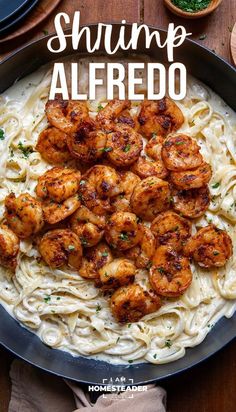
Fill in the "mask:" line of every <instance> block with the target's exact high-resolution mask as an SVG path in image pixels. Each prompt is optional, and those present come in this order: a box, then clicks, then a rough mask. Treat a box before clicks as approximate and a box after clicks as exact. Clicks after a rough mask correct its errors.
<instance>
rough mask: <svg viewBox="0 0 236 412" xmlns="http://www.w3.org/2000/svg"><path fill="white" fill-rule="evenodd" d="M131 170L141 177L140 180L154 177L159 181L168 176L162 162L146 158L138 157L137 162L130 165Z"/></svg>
mask: <svg viewBox="0 0 236 412" xmlns="http://www.w3.org/2000/svg"><path fill="white" fill-rule="evenodd" d="M131 170H132V171H133V172H134V173H136V174H137V175H138V176H139V177H141V179H145V178H146V177H149V176H156V177H159V178H160V179H164V178H165V177H166V176H167V174H168V171H167V169H166V168H165V166H164V163H163V161H162V160H161V161H160V162H157V161H155V160H152V159H148V157H146V156H140V157H139V158H138V160H137V161H136V162H135V163H133V164H132V166H131Z"/></svg>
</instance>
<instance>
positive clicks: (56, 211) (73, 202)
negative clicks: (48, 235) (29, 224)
mask: <svg viewBox="0 0 236 412" xmlns="http://www.w3.org/2000/svg"><path fill="white" fill-rule="evenodd" d="M80 205H81V202H80V200H79V198H78V195H77V194H76V195H74V196H70V197H68V199H66V200H64V202H62V203H57V202H54V201H53V200H51V199H46V200H44V201H43V202H42V207H43V215H44V218H45V220H46V222H48V223H50V224H51V225H54V224H55V223H58V222H61V220H64V219H66V218H67V217H68V216H71V215H72V213H74V212H75V211H76V210H77V209H78V207H80Z"/></svg>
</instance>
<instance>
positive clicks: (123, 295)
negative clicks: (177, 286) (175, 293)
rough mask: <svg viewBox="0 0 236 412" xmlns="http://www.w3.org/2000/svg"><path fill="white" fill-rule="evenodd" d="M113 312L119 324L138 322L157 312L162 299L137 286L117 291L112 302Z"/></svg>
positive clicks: (129, 286)
mask: <svg viewBox="0 0 236 412" xmlns="http://www.w3.org/2000/svg"><path fill="white" fill-rule="evenodd" d="M110 306H111V311H112V314H113V316H114V317H115V318H116V319H117V321H118V322H121V323H127V322H138V321H139V320H140V319H141V318H142V317H143V316H145V315H148V314H149V313H152V312H156V311H157V310H158V309H159V308H160V307H161V299H160V297H159V296H157V295H155V294H154V293H152V292H151V291H150V292H147V291H145V290H144V289H143V288H142V287H141V286H139V285H137V284H133V285H128V286H123V287H120V288H119V289H117V290H116V291H115V292H114V293H113V295H112V297H111V301H110Z"/></svg>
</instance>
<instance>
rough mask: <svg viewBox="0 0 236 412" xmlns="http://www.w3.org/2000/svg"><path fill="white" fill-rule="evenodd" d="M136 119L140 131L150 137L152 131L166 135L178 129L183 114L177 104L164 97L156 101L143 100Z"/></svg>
mask: <svg viewBox="0 0 236 412" xmlns="http://www.w3.org/2000/svg"><path fill="white" fill-rule="evenodd" d="M138 121H139V123H140V130H141V133H143V134H144V135H145V136H146V137H147V139H150V138H151V137H152V136H153V133H155V134H159V135H161V136H166V135H167V134H168V133H171V132H173V131H176V130H178V129H179V128H180V127H181V126H182V124H183V122H184V116H183V113H182V112H181V110H180V109H179V108H178V106H177V105H176V104H175V103H174V102H173V101H172V100H170V99H169V98H168V97H165V98H164V99H162V100H157V101H152V100H144V101H143V102H142V104H141V111H140V113H139V116H138Z"/></svg>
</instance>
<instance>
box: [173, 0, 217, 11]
mask: <svg viewBox="0 0 236 412" xmlns="http://www.w3.org/2000/svg"><path fill="white" fill-rule="evenodd" d="M171 1H172V3H173V4H174V5H175V6H176V7H178V8H179V9H181V10H184V11H187V12H188V13H196V12H198V11H201V10H204V9H206V8H207V7H208V6H209V4H210V2H211V0H171Z"/></svg>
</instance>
